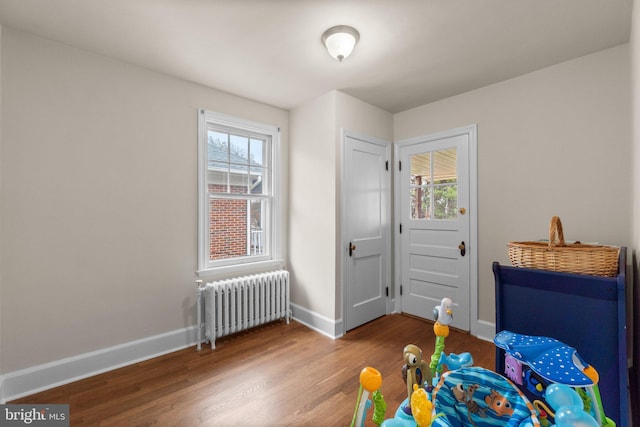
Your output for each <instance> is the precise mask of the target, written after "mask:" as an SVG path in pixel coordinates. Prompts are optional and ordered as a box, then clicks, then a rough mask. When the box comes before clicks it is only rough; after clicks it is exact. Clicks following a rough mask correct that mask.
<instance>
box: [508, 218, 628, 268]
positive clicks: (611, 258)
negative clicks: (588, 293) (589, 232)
mask: <svg viewBox="0 0 640 427" xmlns="http://www.w3.org/2000/svg"><path fill="white" fill-rule="evenodd" d="M556 236H557V237H558V242H557V243H556ZM508 248H509V259H510V260H511V263H512V264H513V265H514V266H516V267H525V268H535V269H540V270H551V271H561V272H565V273H576V274H589V275H592V276H607V277H613V276H615V275H617V273H618V255H619V253H620V248H619V247H615V246H599V245H585V244H581V243H580V242H577V243H571V244H566V243H565V242H564V233H563V231H562V223H561V222H560V218H558V217H557V216H554V217H553V218H551V225H550V227H549V242H548V243H547V242H509V244H508Z"/></svg>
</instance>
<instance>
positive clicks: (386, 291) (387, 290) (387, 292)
mask: <svg viewBox="0 0 640 427" xmlns="http://www.w3.org/2000/svg"><path fill="white" fill-rule="evenodd" d="M385 293H386V294H387V298H389V287H388V286H387V287H386V288H385Z"/></svg>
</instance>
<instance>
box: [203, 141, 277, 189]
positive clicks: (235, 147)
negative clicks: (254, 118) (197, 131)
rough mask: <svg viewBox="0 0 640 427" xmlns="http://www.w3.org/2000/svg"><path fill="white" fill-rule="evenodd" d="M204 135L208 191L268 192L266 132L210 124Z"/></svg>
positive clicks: (268, 148) (268, 147) (267, 144)
mask: <svg viewBox="0 0 640 427" xmlns="http://www.w3.org/2000/svg"><path fill="white" fill-rule="evenodd" d="M207 137H208V159H209V161H208V183H209V191H211V192H216V193H230V194H269V192H270V189H269V188H268V186H269V185H270V182H269V179H268V177H269V164H268V159H269V157H270V151H269V150H270V137H269V136H267V135H264V136H262V137H258V136H256V135H251V134H249V133H247V134H242V133H241V131H239V130H235V131H234V130H228V131H226V130H222V129H216V128H210V129H209V130H208V132H207Z"/></svg>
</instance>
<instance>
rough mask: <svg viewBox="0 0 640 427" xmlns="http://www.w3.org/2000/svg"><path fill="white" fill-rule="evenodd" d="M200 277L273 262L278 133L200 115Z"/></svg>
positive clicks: (206, 113)
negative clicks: (208, 273)
mask: <svg viewBox="0 0 640 427" xmlns="http://www.w3.org/2000/svg"><path fill="white" fill-rule="evenodd" d="M198 127H199V136H198V148H199V151H198V172H199V236H198V238H199V244H198V247H199V254H198V255H199V256H198V258H199V263H198V264H199V265H198V273H199V274H201V275H202V274H205V275H206V273H207V272H213V271H220V270H233V269H242V268H246V267H248V266H251V265H253V264H258V263H263V264H269V263H271V262H277V258H278V257H279V253H278V247H279V245H278V233H277V230H276V225H275V224H276V221H275V219H276V206H277V203H276V200H275V196H276V194H277V179H276V178H277V174H276V173H275V172H276V167H277V164H276V159H277V152H278V147H279V136H280V134H279V130H278V128H277V127H274V126H268V125H263V124H259V123H254V122H250V121H248V120H243V119H239V118H235V117H230V116H225V115H222V114H218V113H213V112H210V111H206V110H201V111H200V114H199V120H198Z"/></svg>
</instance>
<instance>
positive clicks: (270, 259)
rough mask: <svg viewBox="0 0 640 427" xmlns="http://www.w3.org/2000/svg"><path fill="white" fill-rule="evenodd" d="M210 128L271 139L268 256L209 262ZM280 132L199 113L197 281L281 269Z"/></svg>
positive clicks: (226, 116) (227, 116)
mask: <svg viewBox="0 0 640 427" xmlns="http://www.w3.org/2000/svg"><path fill="white" fill-rule="evenodd" d="M210 124H213V125H215V126H224V127H230V128H234V129H238V130H240V131H246V132H253V133H259V134H263V135H268V136H270V137H271V150H270V152H271V158H270V159H269V161H270V162H271V163H270V168H269V170H270V172H271V176H270V180H271V194H270V199H271V200H270V203H269V205H270V206H271V212H269V213H268V214H267V217H268V218H267V219H266V224H265V226H264V227H263V228H264V229H265V232H266V233H268V235H269V238H268V239H266V240H267V241H268V244H269V247H268V249H267V251H268V255H263V256H247V257H239V258H231V259H225V260H215V261H211V260H210V259H209V258H210V256H209V195H208V186H207V171H208V135H207V131H208V127H209V125H210ZM279 159H280V129H279V128H278V127H277V126H273V125H266V124H263V123H258V122H254V121H250V120H246V119H242V118H239V117H234V116H230V115H226V114H222V113H217V112H213V111H209V110H205V109H198V270H197V274H198V276H199V277H206V276H213V275H222V274H225V275H226V274H232V273H239V274H241V273H249V272H253V271H260V270H266V269H272V268H281V267H282V266H283V264H284V263H283V260H282V259H281V257H282V255H281V233H280V230H279V227H278V224H279V221H278V219H279V218H280V188H281V187H280V164H279V162H278V161H279Z"/></svg>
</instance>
